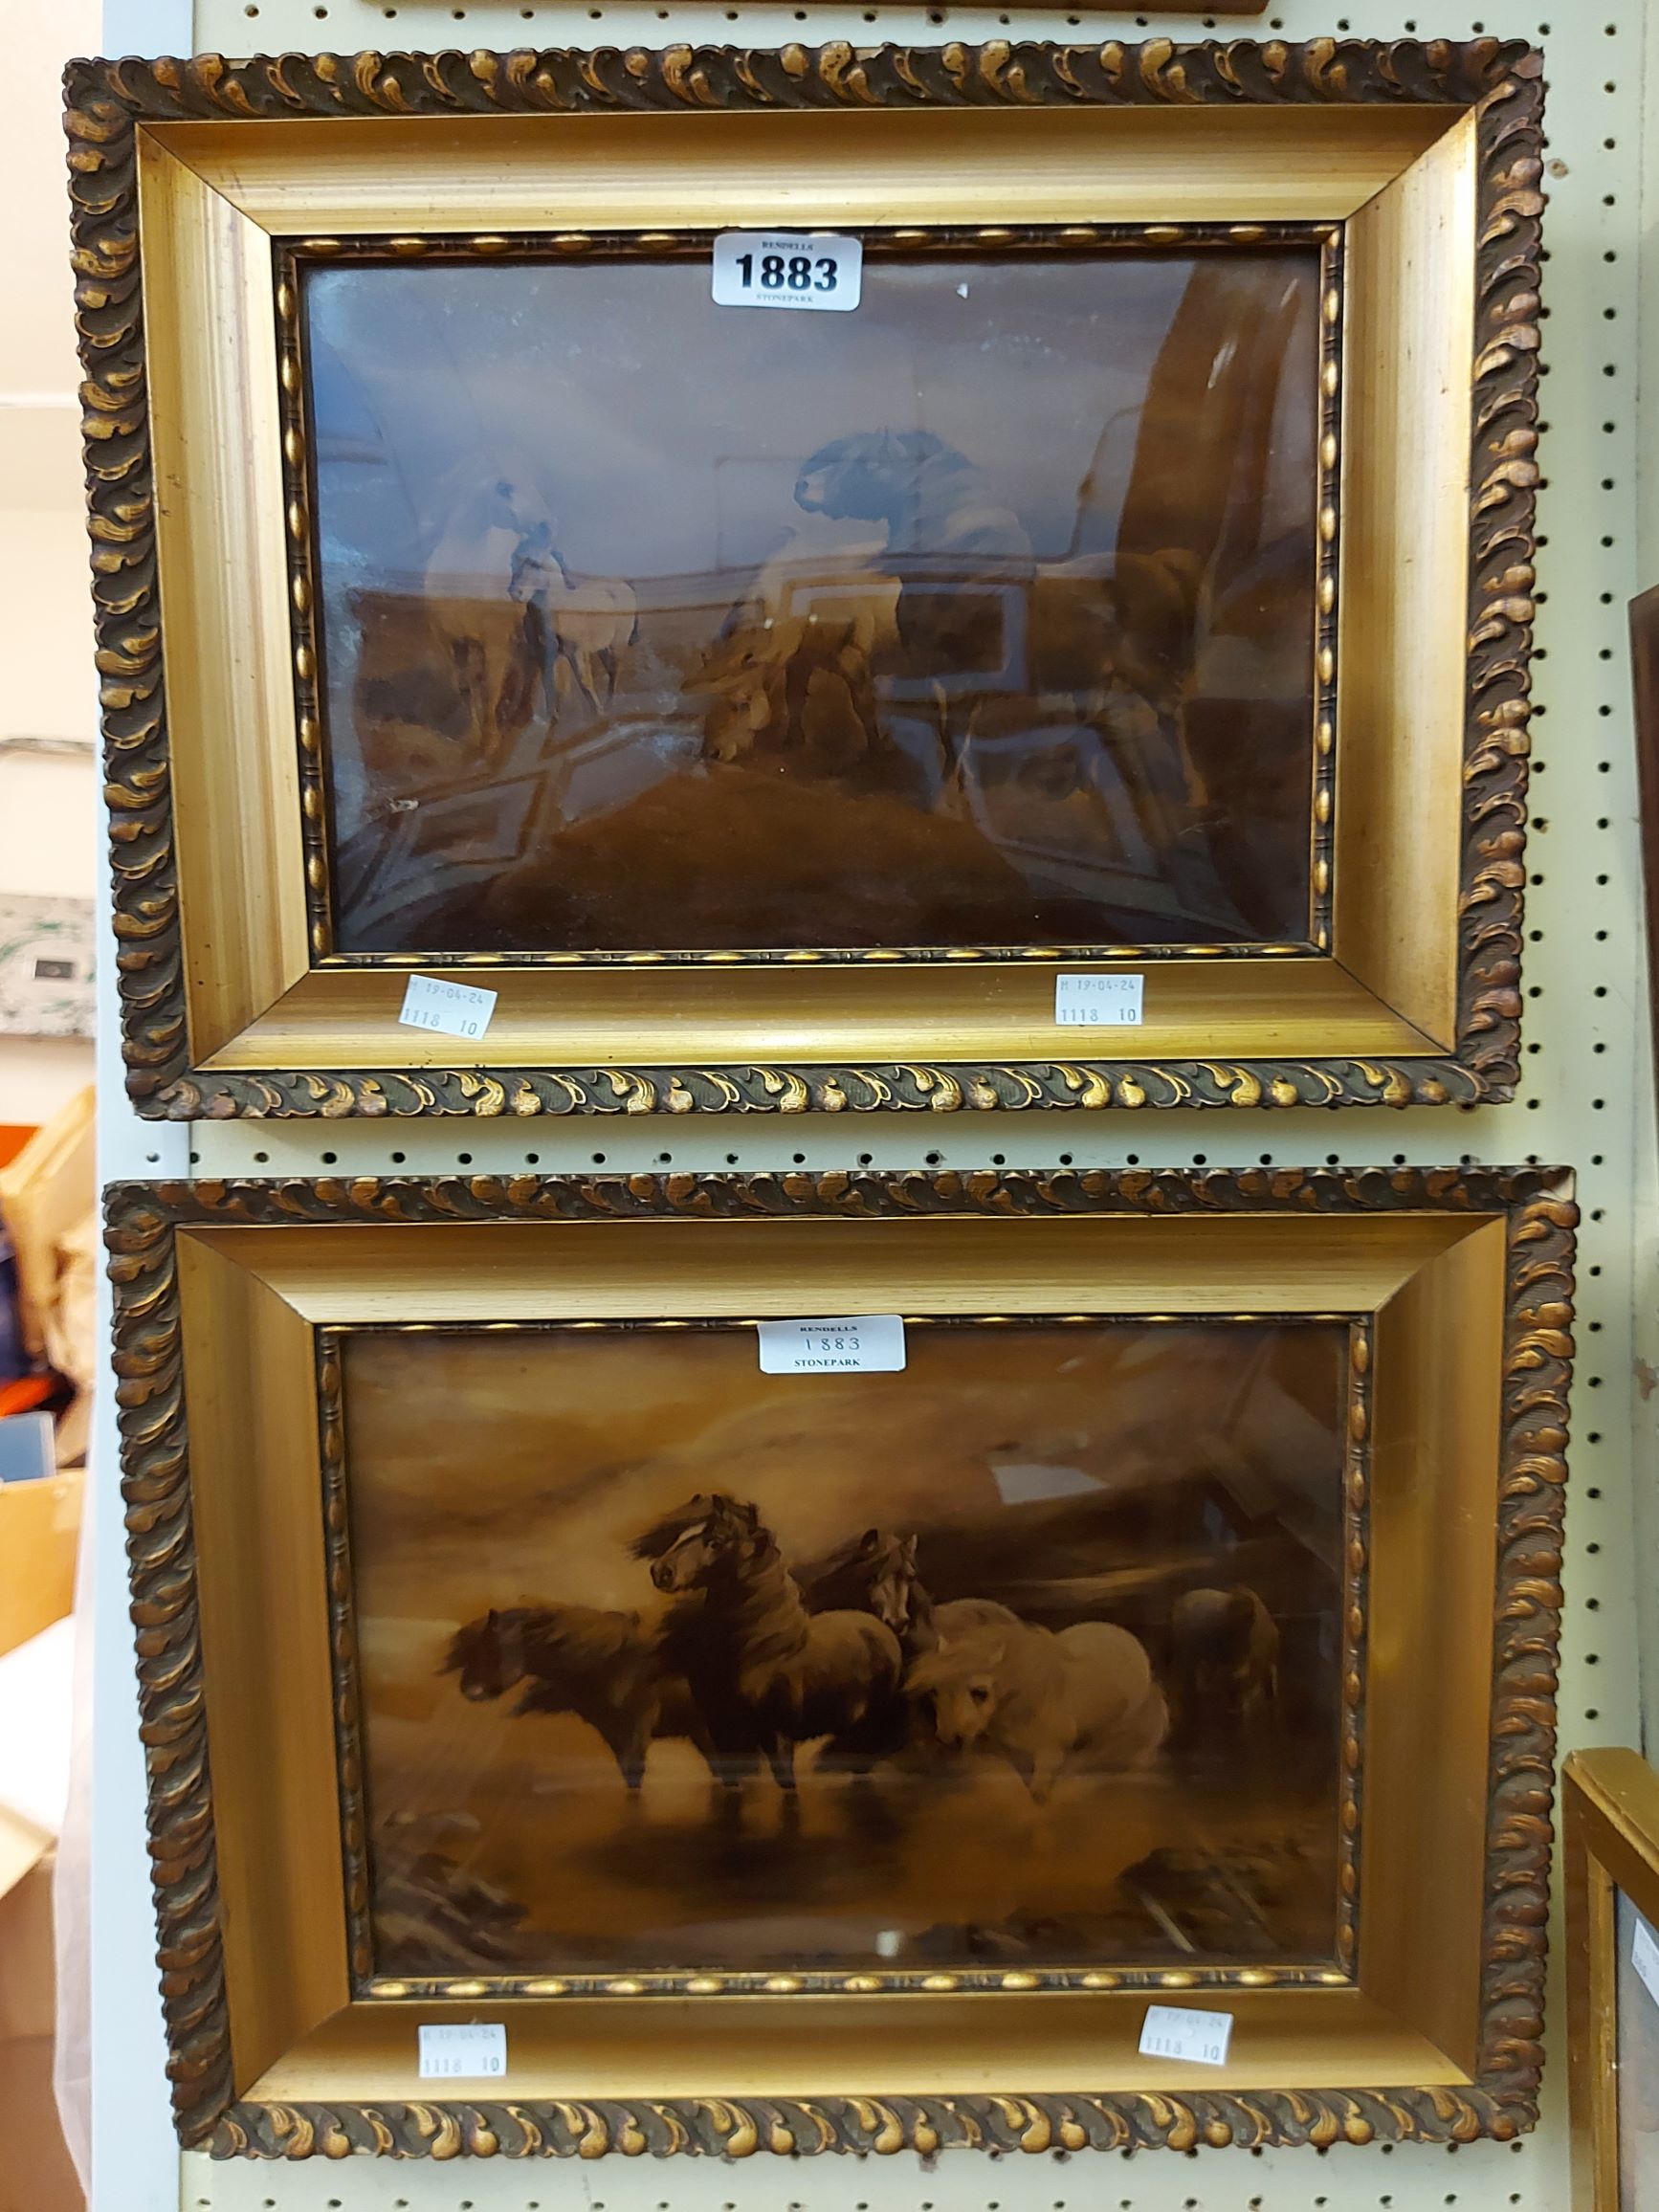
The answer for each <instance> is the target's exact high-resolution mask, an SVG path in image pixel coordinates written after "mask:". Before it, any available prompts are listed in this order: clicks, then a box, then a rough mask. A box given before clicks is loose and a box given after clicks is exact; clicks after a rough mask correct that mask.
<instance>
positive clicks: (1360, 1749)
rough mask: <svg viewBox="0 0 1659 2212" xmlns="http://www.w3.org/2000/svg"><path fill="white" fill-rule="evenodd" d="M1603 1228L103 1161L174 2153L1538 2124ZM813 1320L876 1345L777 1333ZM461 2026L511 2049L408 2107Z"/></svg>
mask: <svg viewBox="0 0 1659 2212" xmlns="http://www.w3.org/2000/svg"><path fill="white" fill-rule="evenodd" d="M1575 1220H1576V1214H1575V1209H1574V1206H1573V1204H1572V1199H1571V1192H1570V1183H1569V1182H1568V1180H1567V1179H1566V1178H1565V1177H1564V1176H1563V1175H1562V1174H1561V1173H1559V1171H1555V1170H1550V1169H1542V1168H1524V1169H1515V1170H1499V1169H1484V1168H1473V1167H1470V1168H1464V1169H1461V1170H1460V1169H1447V1170H1434V1171H1431V1170H1423V1169H1417V1168H1400V1169H1395V1170H1386V1169H1363V1170H1352V1171H1349V1170H1338V1169H1318V1170H1289V1169H1273V1170H1271V1171H1270V1170H1266V1169H1264V1170H1260V1171H1257V1170H1253V1169H1251V1170H1238V1171H1231V1170H1228V1171H1200V1170H1191V1171H1186V1170H1161V1171H1156V1172H1137V1171H1124V1170H1119V1171H1105V1170H1089V1171H1085V1170H1070V1169H1066V1170H1055V1171H1051V1172H1043V1173H1025V1172H1019V1173H1016V1172H1006V1173H997V1174H985V1175H984V1176H980V1175H975V1176H972V1177H968V1176H959V1175H954V1174H950V1173H947V1172H942V1171H941V1172H938V1173H906V1174H896V1175H882V1174H875V1173H851V1174H834V1175H826V1176H808V1175H782V1176H764V1175H757V1176H740V1175H730V1176H706V1177H705V1176H694V1175H674V1176H669V1175H664V1176H661V1177H655V1178H650V1177H629V1178H623V1177H610V1176H600V1175H595V1176H592V1177H587V1178H582V1179H579V1180H578V1179H559V1178H547V1177H538V1176H533V1175H525V1176H523V1177H519V1178H513V1179H501V1178H496V1177H472V1178H466V1177H459V1176H455V1177H444V1178H439V1179H436V1180H432V1181H421V1180H416V1179H412V1178H397V1179H392V1180H387V1181H384V1182H376V1181H372V1180H367V1179H363V1180H353V1181H351V1182H343V1181H332V1182H326V1183H302V1182H295V1181H277V1182H269V1183H252V1182H250V1183H201V1184H195V1185H186V1184H180V1183H167V1184H157V1185H150V1184H137V1183H132V1184H120V1185H116V1186H114V1187H113V1188H112V1189H111V1190H110V1192H109V1193H108V1197H107V1232H106V1235H107V1244H108V1248H109V1252H110V1269H111V1274H112V1278H113V1282H114V1286H115V1299H116V1320H115V1332H116V1363H117V1372H118V1375H119V1377H120V1405H121V1411H120V1421H121V1427H122V1463H123V1466H122V1480H123V1486H124V1492H125V1496H126V1501H127V1526H128V1531H129V1553H130V1562H131V1572H132V1584H133V1608H134V1620H135V1622H136V1624H137V1626H138V1648H139V1672H140V1683H141V1699H142V1705H143V1712H144V1739H145V1745H146V1752H145V1757H146V1760H147V1764H148V1770H149V1787H150V1796H149V1822H150V1843H151V1851H152V1858H153V1864H154V1869H155V1890H156V1905H157V1913H158V1923H159V1930H160V1956H161V1961H162V1966H163V1975H164V2001H165V2006H166V2016H167V2022H168V2033H169V2038H170V2042H171V2051H172V2055H171V2065H170V2069H169V2070H170V2074H171V2078H172V2081H173V2085H174V2102H175V2110H176V2115H177V2122H178V2126H179V2130H180V2134H181V2136H182V2138H183V2140H185V2141H186V2142H187V2143H194V2144H199V2145H203V2146H205V2147H206V2148H208V2149H209V2150H210V2151H212V2152H213V2153H215V2154H217V2155H221V2156H229V2155H248V2156H254V2157H304V2156H309V2155H312V2154H314V2153H315V2154H321V2155H326V2156H338V2155H344V2154H346V2153H348V2152H382V2153H393V2152H395V2153H398V2154H400V2155H405V2156H428V2155H431V2156H452V2155H455V2154H471V2155H480V2156H487V2155H491V2154H494V2153H497V2152H499V2153H502V2154H504V2155H509V2156H543V2155H546V2156H565V2155H578V2154H579V2155H581V2156H584V2157H595V2156H599V2155H601V2154H603V2153H606V2152H609V2151H615V2152H620V2153H622V2154H624V2155H637V2154H641V2153H646V2152H649V2153H652V2154H655V2155H665V2154H668V2153H671V2152H693V2153H702V2154H704V2155H721V2156H728V2157H733V2156H744V2155H747V2154H749V2153H752V2152H755V2151H759V2150H768V2151H771V2152H774V2153H778V2154H785V2155H793V2154H797V2153H805V2154H812V2153H817V2152H822V2151H832V2150H838V2151H855V2152H870V2151H874V2152H878V2153H881V2152H894V2151H897V2150H900V2149H905V2148H909V2149H915V2150H919V2151H923V2152H931V2151H934V2150H938V2149H940V2148H942V2147H947V2146H963V2145H965V2146H971V2147H977V2148H981V2149H993V2150H1012V2149H1016V2148H1017V2149H1023V2150H1025V2151H1028V2152H1029V2151H1040V2150H1045V2149H1055V2150H1058V2149H1065V2150H1069V2151H1079V2150H1083V2149H1086V2148H1091V2147H1094V2148H1110V2149H1117V2150H1130V2149H1135V2148H1148V2147H1153V2146H1157V2145H1167V2146H1169V2147H1173V2148H1177V2149H1188V2148H1191V2147H1193V2146H1195V2145H1197V2144H1200V2143H1205V2144H1211V2145H1225V2144H1228V2143H1234V2142H1237V2143H1245V2144H1250V2145H1261V2144H1267V2143H1310V2142H1311V2143H1314V2144H1316V2145H1328V2144H1330V2143H1333V2142H1338V2141H1342V2140H1348V2141H1368V2140H1371V2139H1373V2138H1374V2137H1383V2138H1386V2139H1398V2140H1407V2139H1411V2140H1419V2139H1423V2140H1438V2141H1464V2140H1468V2139H1470V2138H1471V2137H1473V2136H1477V2135H1493V2136H1498V2137H1506V2138H1507V2137H1511V2136H1514V2135H1516V2134H1517V2133H1519V2132H1521V2131H1523V2130H1525V2129H1527V2128H1529V2127H1530V2126H1531V2125H1533V2123H1534V2121H1535V2119H1536V2115H1537V2085H1538V2076H1539V2068H1540V2059H1541V2052H1540V2044H1539V2035H1540V2030H1541V2002H1542V1986H1543V1963H1544V1959H1543V1951H1544V1934H1543V1929H1544V1917H1545V1915H1544V1902H1545V1895H1546V1885H1547V1876H1548V1862H1549V1853H1550V1806H1551V1799H1552V1789H1553V1744H1554V1719H1553V1714H1554V1684H1555V1667H1556V1648H1557V1636H1558V1621H1559V1566H1560V1543H1561V1520H1562V1483H1563V1478H1564V1458H1563V1454H1564V1445H1565V1433H1566V1403H1565V1394H1566V1387H1567V1379H1568V1368H1569V1361H1570V1356H1571V1349H1572V1344H1571V1334H1570V1330H1571V1300H1572V1245H1573V1228H1574V1223H1575ZM387 1286H394V1287H393V1288H391V1289H388V1287H387ZM803 1309H806V1317H807V1319H809V1320H810V1319H811V1318H812V1317H813V1316H814V1315H817V1314H822V1313H824V1312H830V1313H833V1314H835V1315H839V1316H862V1315H873V1314H875V1315H879V1314H890V1315H896V1316H900V1317H901V1335H902V1340H903V1343H904V1345H905V1348H906V1349H905V1353H904V1356H903V1360H904V1363H903V1364H902V1366H898V1367H895V1366H894V1364H893V1362H892V1360H887V1361H886V1363H885V1369H884V1371H882V1372H879V1373H877V1372H863V1371H857V1372H841V1371H836V1372H831V1373H819V1372H812V1371H806V1372H801V1371H797V1372H790V1371H787V1362H785V1370H784V1371H778V1370H777V1367H776V1362H775V1361H773V1362H772V1363H771V1366H772V1371H770V1372H767V1371H766V1369H767V1366H768V1362H767V1361H766V1360H760V1361H757V1360H756V1350H757V1343H758V1338H759V1336H760V1333H761V1325H762V1324H763V1323H765V1322H766V1321H767V1320H768V1319H771V1320H777V1321H784V1322H787V1321H788V1320H789V1319H791V1317H794V1316H801V1315H802V1313H803ZM820 1326H822V1325H820ZM843 1327H845V1323H844V1324H843ZM795 1334H797V1335H798V1334H799V1333H798V1332H796V1333H795ZM811 1334H812V1338H813V1340H814V1342H816V1340H817V1338H818V1335H819V1331H818V1330H817V1329H815V1330H814V1331H813V1332H812V1333H811ZM835 1341H837V1339H836V1338H835V1336H834V1333H833V1328H832V1327H831V1330H830V1342H831V1343H834V1342H835ZM808 1368H810V1362H808ZM619 1379H622V1383H623V1386H622V1388H620V1389H619ZM1172 1387H1173V1388H1179V1389H1180V1390H1181V1391H1182V1395H1183V1404H1185V1405H1188V1407H1189V1408H1190V1409H1191V1412H1192V1420H1191V1422H1190V1423H1189V1424H1188V1425H1186V1427H1187V1430H1188V1435H1187V1437H1186V1439H1185V1440H1184V1441H1182V1442H1181V1443H1179V1444H1177V1443H1174V1442H1172V1441H1171V1439H1170V1436H1169V1427H1168V1423H1167V1419H1166V1417H1164V1418H1160V1416H1159V1408H1160V1407H1163V1408H1166V1407H1167V1405H1168V1403H1169V1393H1170V1390H1171V1389H1172ZM255 1407H256V1408H257V1414H256V1417H255ZM1183 1452H1184V1453H1186V1454H1187V1458H1186V1459H1183V1461H1182V1464H1180V1465H1179V1466H1178V1465H1177V1464H1176V1459H1177V1457H1179V1456H1180V1454H1182V1453H1183ZM1188 1461H1190V1464H1188ZM688 1493H689V1495H688ZM873 1500H874V1501H877V1502H876V1503H875V1504H874V1508H873V1507H872V1501H873ZM872 1518H877V1519H879V1521H880V1523H881V1525H880V1526H879V1527H875V1528H866V1527H864V1526H863V1525H862V1524H863V1523H864V1522H866V1521H868V1520H870V1519H872ZM814 1562H816V1563H814ZM826 1578H828V1581H829V1582H832V1583H833V1588H832V1589H830V1588H829V1587H827V1586H826ZM278 1591H279V1602H277V1594H278ZM728 1606H731V1607H735V1608H736V1610H735V1611H728V1610H726V1609H725V1608H727V1607H728ZM780 1607H782V1611H780V1610H779V1608H780ZM895 1607H896V1608H897V1609H895ZM607 1608H608V1609H607ZM688 1608H689V1610H688ZM742 1624H747V1626H743V1625H742ZM757 1624H759V1626H756V1625H757ZM688 1636H689V1642H688V1641H687V1637H688ZM676 1637H677V1638H678V1641H677V1642H676V1641H675V1638H676ZM734 1638H735V1639H736V1641H735V1642H734V1641H733V1639H734ZM642 1639H643V1641H642ZM756 1639H758V1640H756ZM826 1640H828V1641H826ZM740 1648H741V1652H745V1653H747V1654H748V1656H747V1657H746V1658H743V1659H742V1663H741V1666H739V1665H738V1663H737V1661H736V1660H734V1659H733V1658H732V1656H731V1654H732V1653H733V1652H734V1651H737V1650H740ZM831 1648H832V1649H831ZM782 1652H793V1653H795V1654H796V1655H797V1657H798V1658H800V1661H801V1665H802V1666H803V1667H805V1666H806V1665H807V1659H808V1658H809V1659H810V1660H811V1662H812V1666H813V1667H815V1668H816V1669H817V1671H816V1672H813V1673H811V1678H810V1682H809V1683H808V1685H807V1691H808V1692H809V1694H810V1696H811V1697H813V1698H817V1699H819V1700H820V1702H819V1703H818V1704H816V1705H812V1706H811V1707H810V1710H809V1711H808V1709H807V1707H806V1706H804V1705H802V1704H801V1703H800V1697H799V1695H797V1697H796V1702H795V1703H794V1704H792V1705H789V1706H787V1708H786V1710H787V1712H788V1713H789V1714H793V1715H794V1717H793V1718H792V1719H789V1720H785V1719H783V1718H780V1717H779V1714H780V1713H782V1712H784V1711H785V1707H782V1706H779V1705H777V1704H775V1703H774V1702H770V1700H771V1699H772V1697H773V1692H774V1691H775V1690H776V1689H777V1687H778V1685H777V1682H776V1680H775V1679H774V1677H775V1674H776V1670H777V1667H778V1666H779V1665H780V1664H782V1663H783V1662H781V1661H780V1658H779V1654H780V1653H782ZM711 1654H713V1656H711ZM721 1654H724V1655H725V1656H723V1657H722V1656H721ZM803 1655H805V1656H803ZM820 1660H822V1662H823V1664H822V1665H820V1664H819V1662H820ZM789 1664H790V1665H793V1664H794V1661H790V1662H789ZM642 1668H643V1669H644V1670H645V1672H644V1673H642ZM711 1669H712V1670H713V1671H712V1672H711ZM584 1670H586V1672H584ZM722 1670H723V1671H722ZM757 1670H759V1671H758V1672H757ZM873 1670H874V1671H873ZM1028 1670H1036V1671H1035V1672H1030V1671H1028ZM1055 1670H1058V1672H1056V1671H1055ZM808 1672H810V1670H808ZM1061 1675H1063V1676H1064V1678H1065V1679H1064V1686H1063V1687H1061V1688H1058V1689H1053V1690H1052V1691H1051V1690H1047V1689H1045V1690H1039V1689H1038V1688H1034V1687H1033V1685H1034V1684H1036V1683H1038V1682H1039V1680H1040V1681H1042V1682H1051V1683H1058V1682H1059V1680H1060V1676H1061ZM579 1676H581V1678H582V1680H581V1681H579V1680H578V1677H579ZM877 1678H879V1686H880V1687H881V1688H882V1693H883V1697H884V1698H885V1702H882V1701H881V1699H878V1698H876V1697H875V1696H874V1692H872V1688H871V1686H872V1684H873V1683H875V1682H877ZM792 1679H793V1680H794V1683H795V1691H796V1692H799V1693H800V1694H801V1695H805V1694H807V1692H803V1691H802V1690H801V1685H802V1683H803V1682H805V1681H806V1680H807V1676H806V1675H801V1674H797V1676H796V1677H793V1678H792ZM642 1681H644V1682H645V1684H646V1688H647V1690H648V1691H649V1697H648V1701H647V1704H646V1705H645V1706H644V1707H643V1708H642V1707H641V1706H640V1705H639V1703H638V1699H637V1696H636V1692H637V1690H638V1688H639V1686H640V1684H641V1682H642ZM582 1682H586V1685H587V1687H586V1689H584V1688H583V1687H582ZM596 1683H597V1684H598V1685H599V1686H600V1689H599V1690H595V1689H594V1685H595V1684H596ZM722 1686H723V1687H722ZM854 1693H856V1694H854ZM825 1697H829V1698H831V1699H832V1700H835V1699H838V1700H841V1702H839V1703H832V1704H831V1705H829V1706H826V1705H825V1704H824V1703H823V1702H822V1700H823V1699H824V1698H825ZM734 1699H736V1700H737V1702H736V1704H734V1702H733V1700H734ZM514 1700H517V1702H516V1703H515V1702H514ZM676 1700H677V1706H676V1710H677V1707H680V1706H683V1707H684V1708H685V1710H686V1712H687V1714H688V1715H689V1717H687V1718H684V1719H680V1718H677V1717H675V1718H671V1717H670V1706H671V1703H673V1702H675V1701H676ZM848 1700H851V1702H848ZM987 1708H988V1710H987ZM734 1714H735V1715H736V1719H734ZM767 1715H769V1716H770V1717H765V1716H767ZM734 1727H738V1728H739V1733H738V1734H736V1735H734V1734H733V1733H732V1731H733V1728H734ZM873 1727H874V1728H875V1735H874V1736H872V1734H871V1730H872V1728H873ZM743 1731H747V1733H743ZM757 1731H760V1733H757ZM767 1731H769V1732H770V1733H769V1734H768V1733H766V1732H767ZM884 1732H886V1733H884ZM1475 1773H1484V1774H1485V1776H1486V1778H1487V1780H1486V1783H1485V1786H1484V1787H1483V1788H1471V1786H1470V1781H1469V1778H1470V1776H1471V1774H1475ZM964 1805H965V1806H968V1807H969V1808H970V1813H971V1817H967V1816H964V1813H963V1810H962V1808H963V1807H964ZM987 1833H988V1834H990V1835H992V1836H993V1837H995V1838H996V1839H997V1840H998V1848H997V1849H996V1850H995V1851H994V1852H991V1853H989V1854H988V1855H987V1854H984V1853H977V1850H976V1846H975V1844H974V1841H973V1839H974V1838H975V1837H978V1836H983V1835H984V1834H987ZM1012 1834H1017V1835H1018V1836H1019V1837H1021V1838H1022V1839H1023V1842H1022V1846H1021V1847H1020V1848H1019V1849H1017V1850H1009V1849H1006V1848H1004V1847H1003V1846H1005V1845H1006V1842H1007V1839H1008V1836H1009V1835H1012ZM548 1868H551V1869H552V1873H551V1875H547V1873H546V1869H548ZM539 1882H540V1884H541V1887H540V1888H538V1887H537V1884H538V1883H539ZM1010 1882H1011V1883H1012V1884H1013V1887H1012V1888H1011V1889H1010V1888H1009V1886H1008V1885H1009V1883H1010ZM1149 2002H1161V2003H1167V2004H1172V2005H1177V2006H1179V2005H1182V2004H1188V2005H1191V2004H1197V2005H1200V2006H1201V2007H1204V2008H1206V2009H1216V2008H1222V2009H1226V2010H1227V2011H1228V2014H1229V2015H1230V2017H1231V2021H1232V2032H1231V2043H1230V2047H1229V2049H1228V2051H1227V2053H1226V2055H1225V2061H1224V2063H1223V2064H1222V2065H1221V2066H1219V2067H1199V2066H1194V2065H1190V2064H1186V2063H1183V2062H1181V2061H1177V2060H1170V2059H1158V2058H1155V2057H1147V2056H1143V2055H1141V2054H1140V2052H1139V2048H1138V2040H1137V2039H1138V2036H1139V2031H1140V2028H1141V2024H1142V2021H1143V2018H1144V2015H1145V2012H1146V2009H1147V2006H1148V2004H1149ZM466 2022H473V2023H484V2024H496V2025H498V2026H500V2027H502V2028H503V2030H504V2034H505V2061H504V2070H503V2071H502V2072H501V2074H500V2075H499V2077H498V2078H496V2079H492V2080H491V2081H489V2082H488V2083H477V2082H473V2083H466V2084H456V2085H453V2087H450V2088H447V2089H444V2090H435V2089H434V2088H433V2086H432V2084H431V2081H423V2079H422V2076H421V2074H420V2072H419V2070H418V2068H417V2060H416V2048H417V2041H418V2037H417V2029H418V2028H420V2027H421V2026H423V2025H433V2024H456V2023H466ZM987 2080H990V2081H992V2082H994V2084H995V2090H994V2093H990V2092H989V2091H987V2090H984V2088H983V2087H982V2086H981V2085H984V2083H985V2082H986V2081H987Z"/></svg>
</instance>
